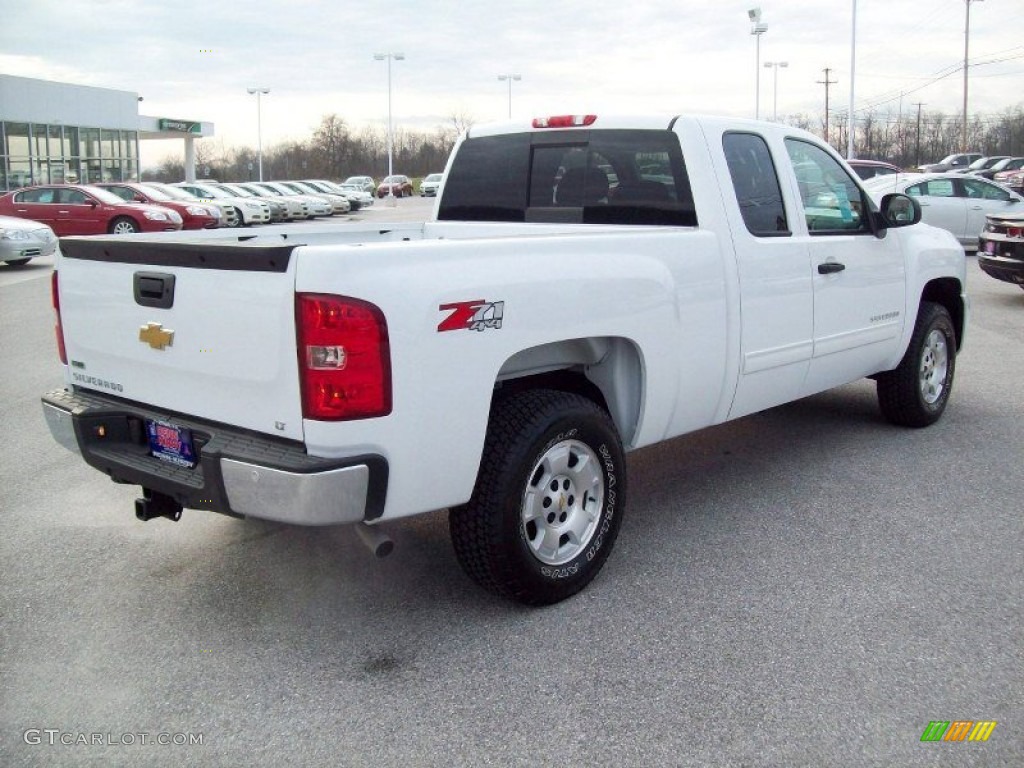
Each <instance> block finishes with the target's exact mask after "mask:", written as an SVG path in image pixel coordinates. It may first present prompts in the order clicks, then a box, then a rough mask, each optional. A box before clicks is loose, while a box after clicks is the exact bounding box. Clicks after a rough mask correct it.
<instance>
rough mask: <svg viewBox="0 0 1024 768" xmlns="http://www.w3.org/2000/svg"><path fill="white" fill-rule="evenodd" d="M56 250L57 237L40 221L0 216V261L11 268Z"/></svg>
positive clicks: (48, 254)
mask: <svg viewBox="0 0 1024 768" xmlns="http://www.w3.org/2000/svg"><path fill="white" fill-rule="evenodd" d="M55 250H57V235H55V234H54V232H53V230H52V229H50V228H49V227H48V226H46V225H45V224H43V223H42V222H41V221H32V220H31V219H19V218H18V217H16V216H0V261H2V262H5V263H6V264H7V265H8V266H11V267H20V266H22V265H23V264H28V263H29V261H31V260H32V259H35V258H38V257H40V256H50V255H51V254H52V253H53V252H54V251H55Z"/></svg>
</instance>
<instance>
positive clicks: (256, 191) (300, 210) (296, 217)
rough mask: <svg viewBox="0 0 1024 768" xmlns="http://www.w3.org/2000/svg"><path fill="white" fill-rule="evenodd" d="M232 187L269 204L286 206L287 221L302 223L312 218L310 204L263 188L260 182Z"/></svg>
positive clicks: (239, 182)
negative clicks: (272, 202) (274, 203)
mask: <svg viewBox="0 0 1024 768" xmlns="http://www.w3.org/2000/svg"><path fill="white" fill-rule="evenodd" d="M231 186H232V187H238V188H239V189H244V190H245V191H246V192H248V193H249V194H250V195H256V197H259V198H261V199H263V200H266V201H267V202H271V201H274V202H276V203H277V204H278V205H282V206H284V216H285V220H286V221H300V220H305V219H308V218H309V217H310V213H309V204H308V203H306V202H304V201H302V200H300V199H299V198H298V197H293V196H288V195H282V194H280V193H279V192H276V191H272V190H270V189H268V188H267V187H261V186H260V185H259V183H258V182H255V181H238V182H235V183H233V184H232V185H231Z"/></svg>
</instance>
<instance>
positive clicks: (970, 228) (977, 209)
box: [864, 173, 1024, 251]
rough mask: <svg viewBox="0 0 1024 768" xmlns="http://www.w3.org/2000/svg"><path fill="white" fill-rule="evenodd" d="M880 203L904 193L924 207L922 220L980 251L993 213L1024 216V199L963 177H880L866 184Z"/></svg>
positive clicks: (968, 247)
mask: <svg viewBox="0 0 1024 768" xmlns="http://www.w3.org/2000/svg"><path fill="white" fill-rule="evenodd" d="M864 188H865V189H866V190H867V191H868V194H870V195H871V197H872V198H873V199H874V200H875V202H876V203H877V202H879V201H880V200H881V199H882V196H883V195H886V194H888V193H890V192H902V193H903V194H906V195H910V196H911V197H913V198H915V199H916V200H917V202H918V203H920V204H921V220H922V221H924V222H925V223H926V224H931V225H932V226H934V227H939V228H941V229H945V230H948V231H950V232H952V233H953V234H954V235H955V236H956V239H957V240H959V241H960V244H961V245H962V246H964V248H965V249H966V250H969V251H973V250H977V248H978V236H979V235H980V234H981V231H982V230H983V229H984V228H985V217H986V216H987V215H988V214H990V213H996V214H1006V213H1017V212H1024V197H1021V196H1020V195H1018V194H1017V193H1015V192H1011V191H1010V190H1008V189H1007V188H1006V187H1004V186H1002V185H1001V184H996V183H995V182H991V181H986V180H985V179H980V178H977V177H975V176H965V175H963V174H960V173H930V174H925V175H921V174H906V173H900V174H897V175H895V176H880V177H876V178H874V179H869V180H867V181H865V182H864Z"/></svg>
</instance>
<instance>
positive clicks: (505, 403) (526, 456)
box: [449, 390, 626, 605]
mask: <svg viewBox="0 0 1024 768" xmlns="http://www.w3.org/2000/svg"><path fill="white" fill-rule="evenodd" d="M625 492H626V475H625V460H624V456H623V451H622V444H621V442H620V441H619V436H618V433H617V432H616V430H615V426H614V425H613V424H612V422H611V419H610V418H609V417H608V414H607V413H605V412H604V410H602V409H601V408H600V407H599V406H597V405H596V404H595V403H593V402H592V401H590V400H588V399H586V398H584V397H581V396H579V395H575V394H570V393H566V392H557V391H553V390H531V391H527V392H521V393H518V394H514V395H511V396H509V397H506V398H503V399H502V400H499V401H498V402H497V403H496V404H495V405H494V408H493V409H492V412H491V421H490V425H489V426H488V430H487V440H486V443H485V445H484V455H483V458H482V461H481V466H480V474H479V476H478V478H477V482H476V487H475V488H474V490H473V496H472V498H471V499H470V500H469V502H468V503H466V504H465V505H463V506H461V507H456V508H453V509H452V510H451V511H450V513H449V529H450V532H451V537H452V544H453V545H454V548H455V554H456V556H457V557H458V559H459V563H460V564H461V565H462V567H463V569H464V570H465V571H466V573H467V574H468V575H469V576H470V578H472V579H473V580H474V581H476V582H477V583H478V584H479V585H480V586H482V587H484V588H485V589H487V590H489V591H491V592H493V593H495V594H498V595H501V596H503V597H510V598H512V599H514V600H518V601H519V602H522V603H527V604H530V605H548V604H551V603H557V602H558V601H560V600H564V599H565V598H567V597H569V596H571V595H573V594H575V593H576V592H579V591H580V590H581V589H583V587H585V586H586V585H587V584H588V583H590V581H591V580H592V579H593V578H594V577H595V576H596V575H597V574H598V572H599V571H600V570H601V567H602V566H603V565H604V562H605V560H606V559H607V558H608V555H609V554H610V552H611V550H612V546H613V545H614V543H615V538H616V536H617V535H618V532H619V525H620V523H621V520H622V510H623V508H624V506H625V501H626V496H625Z"/></svg>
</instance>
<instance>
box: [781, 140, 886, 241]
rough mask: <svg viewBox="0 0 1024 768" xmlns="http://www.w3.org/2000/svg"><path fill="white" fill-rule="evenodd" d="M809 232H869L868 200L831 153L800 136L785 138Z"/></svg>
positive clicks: (820, 233)
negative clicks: (798, 137) (797, 137)
mask: <svg viewBox="0 0 1024 768" xmlns="http://www.w3.org/2000/svg"><path fill="white" fill-rule="evenodd" d="M786 150H787V151H788V152H789V157H790V160H792V162H793V171H794V172H795V174H796V179H797V184H798V186H799V188H800V197H801V200H802V201H803V207H804V215H805V216H806V218H807V229H808V230H809V231H810V233H811V234H812V235H830V234H851V233H868V232H870V231H871V225H870V220H869V217H868V213H869V211H870V203H869V202H868V200H867V198H866V197H865V195H864V193H863V192H862V191H861V188H860V187H858V186H857V183H856V182H855V181H854V180H853V178H852V177H851V176H850V174H848V173H847V172H846V170H845V169H844V168H843V166H842V165H840V164H839V161H837V160H836V159H835V158H834V157H832V155H830V154H829V153H828V152H826V151H825V150H824V149H822V148H821V147H819V146H817V145H815V144H811V143H810V142H807V141H803V140H800V139H786Z"/></svg>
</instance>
